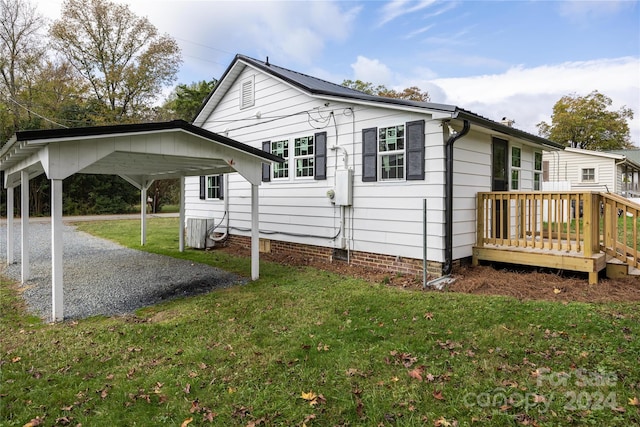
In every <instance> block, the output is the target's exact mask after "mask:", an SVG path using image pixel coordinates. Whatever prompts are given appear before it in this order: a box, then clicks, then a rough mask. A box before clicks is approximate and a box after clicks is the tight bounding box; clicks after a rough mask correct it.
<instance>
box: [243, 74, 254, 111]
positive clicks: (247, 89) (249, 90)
mask: <svg viewBox="0 0 640 427" xmlns="http://www.w3.org/2000/svg"><path fill="white" fill-rule="evenodd" d="M254 100H255V97H254V87H253V76H251V77H249V78H248V79H245V80H243V81H242V84H241V86H240V108H247V107H252V106H253V104H254Z"/></svg>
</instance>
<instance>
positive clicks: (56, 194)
mask: <svg viewBox="0 0 640 427" xmlns="http://www.w3.org/2000/svg"><path fill="white" fill-rule="evenodd" d="M62 251H63V247H62V180H61V179H52V180H51V278H52V282H51V302H52V304H51V307H52V310H51V311H52V313H51V317H52V319H51V320H52V321H53V322H59V321H62V320H63V319H64V306H63V304H64V299H63V295H64V293H63V284H62V283H63V282H62Z"/></svg>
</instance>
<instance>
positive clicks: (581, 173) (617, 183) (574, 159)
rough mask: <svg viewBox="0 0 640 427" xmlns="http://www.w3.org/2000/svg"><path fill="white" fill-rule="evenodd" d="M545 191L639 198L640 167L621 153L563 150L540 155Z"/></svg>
mask: <svg viewBox="0 0 640 427" xmlns="http://www.w3.org/2000/svg"><path fill="white" fill-rule="evenodd" d="M542 157H543V166H544V177H543V179H544V181H545V182H544V184H543V187H544V189H556V188H557V187H558V185H561V186H563V188H562V189H565V190H578V191H603V192H607V193H614V194H619V195H622V196H625V197H639V196H640V190H639V189H638V174H639V173H640V164H639V163H637V162H636V161H634V160H632V159H630V158H628V156H627V155H626V154H625V153H624V151H618V152H603V151H592V150H583V149H580V148H566V149H565V150H563V151H554V152H545V153H543V156H542Z"/></svg>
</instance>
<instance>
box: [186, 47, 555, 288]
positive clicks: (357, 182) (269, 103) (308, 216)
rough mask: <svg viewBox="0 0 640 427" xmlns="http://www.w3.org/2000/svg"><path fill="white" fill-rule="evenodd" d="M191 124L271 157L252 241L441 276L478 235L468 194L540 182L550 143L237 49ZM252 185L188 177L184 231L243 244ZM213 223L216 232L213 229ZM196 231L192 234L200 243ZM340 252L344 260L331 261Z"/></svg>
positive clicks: (448, 108) (230, 177)
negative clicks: (239, 52) (272, 161)
mask: <svg viewBox="0 0 640 427" xmlns="http://www.w3.org/2000/svg"><path fill="white" fill-rule="evenodd" d="M193 124H194V125H195V126H199V127H203V128H204V129H206V130H209V131H212V132H215V133H219V134H222V135H225V136H228V137H229V138H232V139H234V140H237V141H240V142H242V143H244V144H247V145H249V146H253V147H256V148H261V149H262V150H265V151H269V152H271V153H272V154H276V155H278V156H280V157H282V158H283V159H285V162H284V163H281V164H275V165H274V166H272V167H269V166H267V165H263V177H262V180H263V183H262V185H261V186H260V188H259V192H260V207H259V209H260V214H259V222H260V225H259V228H260V237H261V239H262V241H261V250H264V251H272V252H273V251H287V252H295V253H298V254H304V255H306V256H310V257H316V258H322V259H325V260H327V261H332V262H333V261H335V262H338V261H337V260H344V261H347V262H350V263H352V264H357V265H363V266H375V267H382V268H386V269H389V270H391V271H398V272H407V273H414V274H418V273H420V272H422V271H423V260H426V263H424V264H426V266H427V269H428V271H429V273H430V274H431V275H432V276H436V277H437V276H441V275H446V274H448V273H449V272H450V271H451V268H452V266H453V264H454V262H457V261H458V260H461V259H465V258H469V257H471V255H472V247H473V245H474V243H475V241H476V193H478V192H480V191H511V190H534V189H540V187H541V183H542V164H543V160H542V159H543V157H542V156H543V154H542V153H543V150H557V149H561V146H560V145H558V144H556V143H553V142H551V141H549V140H546V139H544V138H540V137H538V136H535V135H532V134H529V133H526V132H523V131H520V130H518V129H515V128H513V127H510V126H508V125H505V124H502V123H499V122H495V121H492V120H489V119H487V118H484V117H482V116H479V115H477V114H474V113H472V112H470V111H467V110H464V109H461V108H458V107H456V106H453V105H443V104H436V103H423V102H414V101H407V100H399V99H390V98H381V97H376V96H371V95H367V94H364V93H362V92H359V91H356V90H352V89H349V88H346V87H343V86H340V85H337V84H333V83H330V82H327V81H324V80H321V79H318V78H315V77H312V76H309V75H305V74H301V73H298V72H295V71H292V70H288V69H285V68H282V67H278V66H276V65H273V64H270V63H269V60H268V58H267V61H266V62H263V61H258V60H256V59H252V58H249V57H246V56H242V55H237V56H236V57H235V59H234V60H233V62H232V63H231V64H230V66H229V67H228V68H227V70H226V71H225V73H224V75H223V76H222V78H221V79H220V81H219V83H218V85H217V86H216V88H215V89H214V90H213V91H212V93H211V94H210V95H209V96H208V98H207V99H206V101H205V102H204V104H203V106H202V107H201V110H200V112H199V113H198V115H197V117H196V118H195V120H194V122H193ZM249 196H250V188H249V185H247V183H246V182H245V181H244V180H242V179H240V178H239V177H237V176H236V174H225V175H224V176H222V175H221V176H216V175H214V176H204V177H200V178H198V177H187V178H186V183H185V197H186V206H185V215H186V218H187V223H188V226H187V228H188V229H189V233H190V234H191V235H192V237H193V233H194V230H196V228H198V229H201V228H203V227H202V224H203V223H204V224H207V222H206V220H207V219H209V221H208V226H206V227H204V228H208V229H209V230H208V234H211V235H217V236H222V237H224V238H229V239H230V241H231V244H242V243H243V242H245V241H248V240H247V239H248V237H247V236H249V233H250V230H251V222H250V215H249V212H250V207H251V206H250V197H249ZM214 228H215V230H214ZM198 239H199V237H196V238H195V240H198ZM340 262H342V261H340Z"/></svg>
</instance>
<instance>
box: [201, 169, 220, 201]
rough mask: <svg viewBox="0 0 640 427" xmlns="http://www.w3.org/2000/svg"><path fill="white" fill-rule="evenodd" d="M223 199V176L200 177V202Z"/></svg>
mask: <svg viewBox="0 0 640 427" xmlns="http://www.w3.org/2000/svg"><path fill="white" fill-rule="evenodd" d="M222 199H224V175H209V176H204V175H202V176H201V177H200V200H222Z"/></svg>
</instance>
